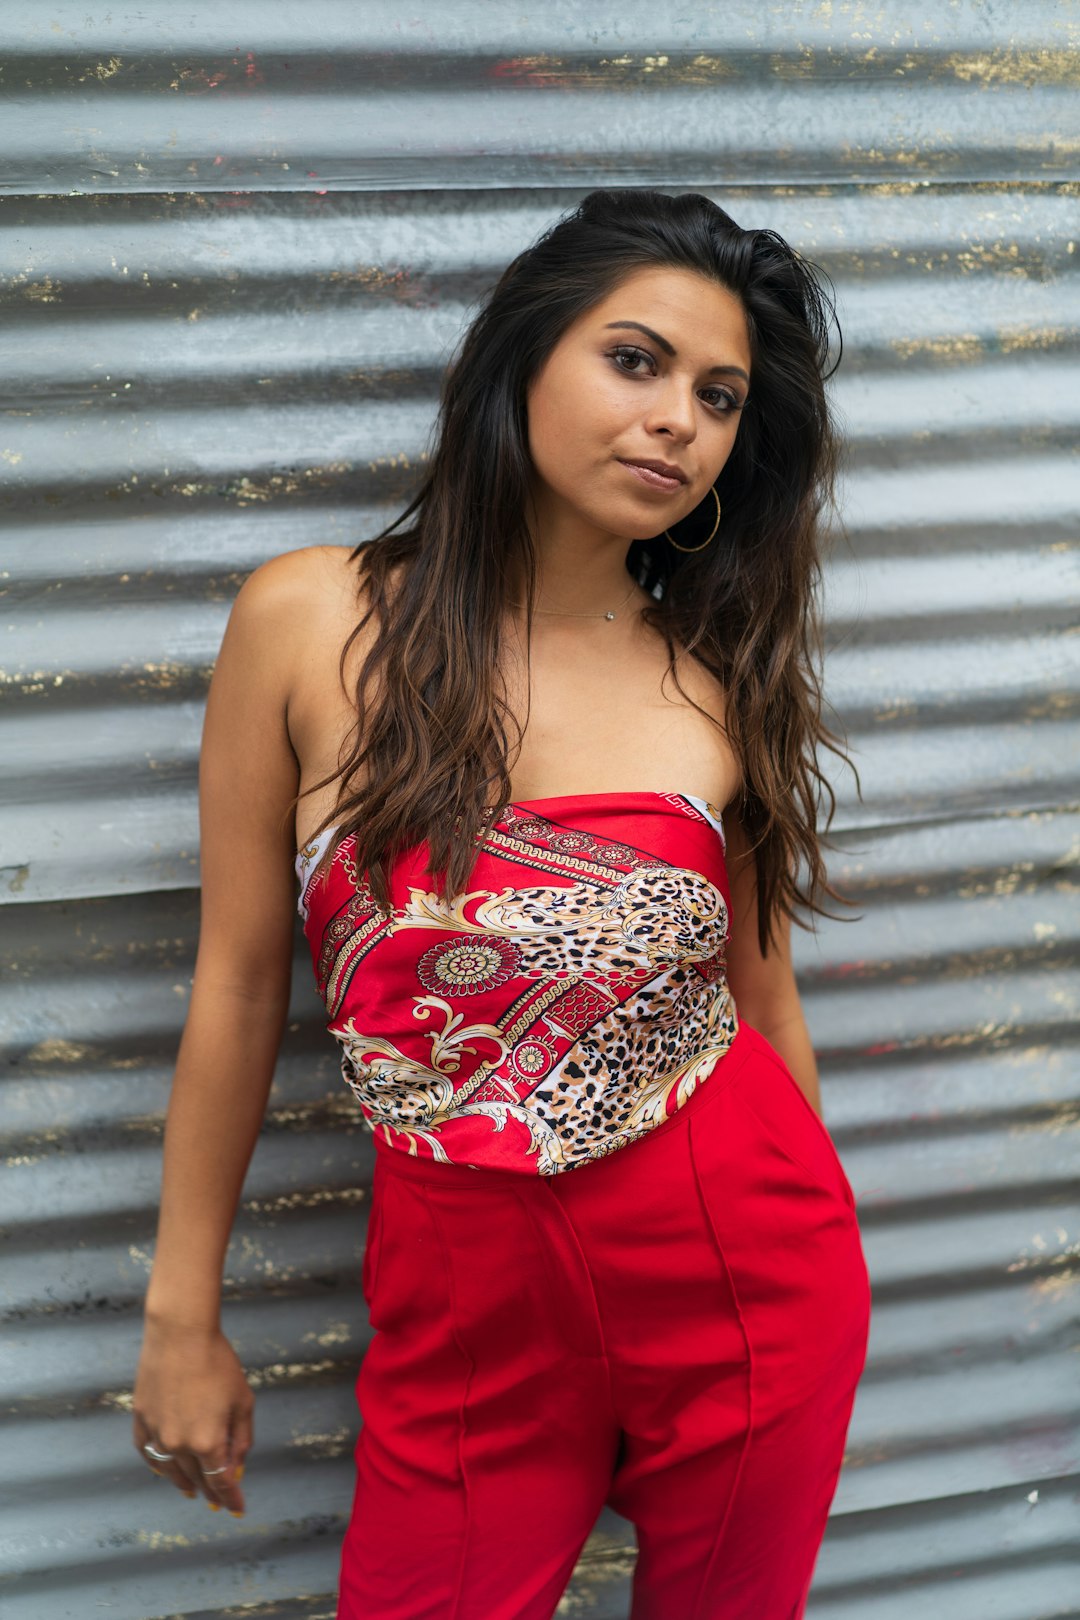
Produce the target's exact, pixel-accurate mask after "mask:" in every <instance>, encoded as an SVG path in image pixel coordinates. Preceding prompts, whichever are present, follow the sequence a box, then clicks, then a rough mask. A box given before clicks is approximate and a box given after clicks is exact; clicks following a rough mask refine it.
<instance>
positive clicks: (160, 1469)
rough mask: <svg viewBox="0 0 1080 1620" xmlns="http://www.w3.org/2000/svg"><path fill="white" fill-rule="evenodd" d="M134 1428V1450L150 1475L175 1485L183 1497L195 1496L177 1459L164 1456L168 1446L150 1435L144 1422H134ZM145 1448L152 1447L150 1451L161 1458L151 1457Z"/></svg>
mask: <svg viewBox="0 0 1080 1620" xmlns="http://www.w3.org/2000/svg"><path fill="white" fill-rule="evenodd" d="M134 1427H135V1432H134V1437H133V1438H134V1444H135V1450H136V1451H137V1452H138V1453H139V1456H140V1457H141V1458H142V1461H143V1463H144V1464H145V1465H146V1467H147V1468H149V1470H150V1472H151V1473H152V1474H156V1475H157V1477H158V1478H159V1479H167V1480H168V1481H169V1483H170V1484H172V1485H175V1486H176V1488H177V1489H178V1490H180V1491H183V1493H184V1495H185V1496H193V1495H195V1491H194V1488H193V1486H192V1484H191V1481H190V1480H189V1479H188V1478H187V1477H186V1476H185V1474H184V1473H183V1471H182V1469H181V1468H180V1466H179V1459H178V1458H177V1457H176V1456H175V1454H174V1455H171V1456H170V1455H166V1454H167V1453H168V1452H169V1449H170V1448H169V1447H168V1446H163V1445H162V1444H161V1442H160V1440H158V1439H157V1438H156V1437H155V1436H153V1435H152V1434H151V1432H150V1429H149V1428H148V1426H147V1425H146V1424H145V1423H144V1422H142V1420H141V1419H137V1420H136V1422H135V1426H134ZM147 1446H150V1447H152V1449H153V1450H154V1451H156V1452H160V1453H161V1456H159V1457H154V1456H152V1455H151V1454H150V1452H148V1451H147V1449H146V1448H147Z"/></svg>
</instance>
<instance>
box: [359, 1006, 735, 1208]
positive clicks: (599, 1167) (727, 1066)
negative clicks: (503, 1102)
mask: <svg viewBox="0 0 1080 1620" xmlns="http://www.w3.org/2000/svg"><path fill="white" fill-rule="evenodd" d="M762 1039H763V1038H762V1036H760V1035H759V1034H758V1032H757V1030H756V1029H754V1028H753V1027H752V1026H751V1025H750V1024H747V1023H745V1022H743V1020H741V1019H740V1021H739V1027H738V1029H737V1030H736V1031H735V1036H734V1039H733V1040H732V1042H731V1045H730V1046H729V1047H728V1049H727V1051H726V1052H722V1053H721V1055H720V1056H719V1057H718V1058H717V1060H716V1064H715V1066H714V1068H712V1069H711V1070H710V1071H709V1073H708V1074H707V1075H706V1076H705V1078H704V1079H702V1080H699V1081H698V1083H697V1085H696V1086H695V1088H694V1090H693V1091H692V1092H691V1094H690V1096H689V1097H688V1098H687V1099H686V1101H685V1102H684V1103H683V1104H682V1106H681V1107H680V1108H677V1109H676V1110H675V1112H674V1113H673V1114H669V1115H668V1117H667V1118H666V1119H665V1120H663V1122H662V1123H661V1124H659V1125H656V1126H654V1127H653V1129H652V1130H651V1131H649V1132H648V1133H647V1134H646V1135H645V1136H642V1137H638V1138H637V1140H636V1141H633V1142H627V1143H626V1144H625V1146H623V1147H621V1148H616V1149H615V1151H614V1152H613V1153H608V1154H605V1155H604V1156H603V1157H602V1158H599V1159H586V1160H584V1161H583V1162H582V1163H580V1164H576V1165H575V1166H574V1167H573V1169H572V1170H565V1171H560V1173H559V1174H558V1175H557V1176H538V1175H535V1174H534V1173H532V1172H531V1171H530V1172H528V1173H525V1172H523V1171H521V1170H501V1169H498V1168H497V1167H495V1166H492V1165H482V1166H478V1167H476V1168H474V1167H473V1166H472V1165H468V1164H439V1163H437V1162H436V1161H435V1160H434V1159H427V1158H420V1157H419V1156H417V1157H414V1156H413V1155H412V1154H411V1153H407V1152H406V1151H405V1149H404V1148H396V1147H392V1146H391V1145H390V1143H389V1142H387V1141H385V1140H384V1139H383V1138H382V1137H380V1136H379V1135H378V1133H377V1132H376V1134H375V1154H376V1163H377V1164H381V1165H383V1166H384V1168H385V1169H387V1170H388V1171H390V1172H391V1174H394V1175H400V1176H405V1177H406V1178H408V1179H409V1180H412V1181H427V1182H431V1183H432V1184H434V1185H436V1186H439V1187H473V1188H476V1187H481V1186H487V1187H502V1188H510V1187H516V1188H521V1187H524V1186H528V1185H529V1184H530V1183H534V1182H541V1183H544V1184H545V1185H548V1184H551V1183H554V1182H561V1181H565V1180H566V1177H567V1176H577V1175H582V1174H584V1175H587V1176H589V1177H590V1178H595V1177H596V1176H601V1175H610V1174H612V1173H616V1174H617V1173H618V1172H619V1170H620V1168H621V1169H623V1170H624V1171H625V1170H629V1169H631V1168H632V1165H631V1162H630V1160H628V1158H627V1155H628V1154H629V1155H633V1164H637V1163H638V1162H639V1160H640V1156H641V1154H642V1153H643V1152H646V1153H647V1152H648V1149H649V1144H650V1143H651V1142H655V1141H657V1139H658V1138H660V1137H663V1136H665V1135H666V1134H668V1133H669V1132H671V1131H674V1130H678V1129H679V1127H680V1126H681V1125H685V1123H686V1121H687V1119H689V1117H690V1115H691V1114H697V1113H699V1112H700V1111H701V1110H702V1109H703V1108H707V1107H708V1105H709V1103H710V1102H712V1101H714V1100H715V1098H716V1097H717V1096H719V1094H720V1093H721V1092H722V1091H726V1090H727V1088H728V1086H729V1085H730V1084H731V1082H732V1081H733V1080H734V1079H735V1077H736V1075H737V1073H738V1071H739V1070H740V1069H741V1068H742V1067H743V1065H744V1064H745V1063H746V1061H747V1059H748V1058H749V1057H750V1056H751V1055H752V1054H753V1053H754V1052H756V1051H757V1050H758V1049H759V1045H758V1043H760V1042H761V1041H762Z"/></svg>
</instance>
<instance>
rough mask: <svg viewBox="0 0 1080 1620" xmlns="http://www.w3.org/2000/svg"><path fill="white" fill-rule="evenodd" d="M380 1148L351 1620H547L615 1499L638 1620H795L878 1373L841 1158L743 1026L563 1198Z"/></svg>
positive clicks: (553, 1183) (559, 1188) (573, 1179)
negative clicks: (669, 1103)
mask: <svg viewBox="0 0 1080 1620" xmlns="http://www.w3.org/2000/svg"><path fill="white" fill-rule="evenodd" d="M376 1142H377V1152H376V1168H375V1182H374V1202H373V1206H372V1211H371V1217H370V1222H369V1227H368V1240H367V1247H366V1250H365V1256H364V1282H363V1286H364V1295H365V1298H366V1300H367V1303H368V1307H369V1310H370V1315H371V1323H372V1327H373V1329H374V1330H375V1331H374V1336H373V1339H372V1341H371V1344H370V1347H369V1348H368V1350H367V1353H366V1355H365V1356H364V1360H363V1362H362V1364H361V1368H360V1374H359V1378H358V1381H357V1398H358V1401H359V1405H360V1411H361V1415H362V1419H363V1427H362V1430H361V1432H360V1436H359V1440H358V1442H357V1446H356V1464H357V1481H356V1494H355V1499H354V1503H353V1509H352V1517H351V1520H350V1523H349V1526H348V1529H347V1532H346V1535H345V1541H344V1546H343V1549H342V1560H341V1585H340V1596H339V1606H338V1611H337V1613H338V1620H549V1617H550V1616H552V1615H553V1613H554V1611H555V1609H556V1606H557V1604H558V1602H559V1598H560V1596H561V1595H562V1593H563V1591H564V1589H565V1587H566V1584H567V1582H568V1581H569V1578H570V1575H571V1573H572V1571H573V1568H574V1564H575V1562H576V1560H577V1558H578V1556H579V1554H580V1552H581V1550H582V1546H583V1544H584V1542H585V1541H586V1539H587V1538H588V1536H589V1534H590V1532H591V1531H592V1529H593V1526H594V1524H595V1522H596V1519H597V1516H598V1514H599V1512H600V1510H601V1508H602V1506H603V1505H604V1503H605V1502H607V1503H610V1504H611V1506H612V1507H613V1508H614V1509H615V1511H616V1512H617V1513H619V1514H621V1515H623V1516H625V1517H626V1518H627V1519H629V1520H630V1521H631V1522H632V1523H633V1525H634V1527H635V1529H636V1533H637V1545H638V1556H637V1563H636V1568H635V1573H634V1579H633V1607H632V1611H631V1614H632V1620H799V1617H800V1616H802V1614H803V1612H804V1607H805V1604H806V1598H807V1592H808V1589H809V1586H810V1579H811V1576H812V1574H813V1570H814V1564H815V1561H816V1558H817V1554H818V1550H819V1546H820V1542H821V1538H822V1536H823V1534H824V1530H825V1522H826V1518H827V1515H828V1511H829V1506H830V1503H831V1501H832V1498H833V1496H834V1494H835V1490H836V1484H837V1478H838V1475H839V1472H840V1464H841V1460H842V1456H843V1451H844V1442H845V1438H846V1435H847V1430H848V1424H849V1420H850V1416H851V1409H852V1405H853V1402H854V1397H855V1389H856V1385H857V1383H858V1381H859V1378H860V1376H861V1373H862V1370H863V1366H864V1363H865V1359H866V1349H867V1337H868V1331H869V1317H870V1284H869V1277H868V1273H867V1269H866V1263H865V1259H864V1256H863V1249H862V1243H861V1238H860V1233H859V1227H858V1223H857V1220H856V1214H855V1201H854V1197H853V1194H852V1190H851V1186H850V1183H849V1182H848V1179H847V1176H846V1175H845V1173H844V1170H843V1167H842V1165H841V1162H840V1159H839V1158H838V1156H837V1153H836V1149H835V1147H834V1145H833V1142H832V1139H831V1137H830V1136H829V1133H828V1131H827V1129H826V1127H825V1125H824V1124H823V1123H822V1121H821V1119H820V1118H819V1116H818V1115H817V1114H816V1113H815V1111H814V1109H813V1108H812V1106H811V1105H810V1103H809V1102H808V1101H807V1100H806V1098H805V1096H804V1095H803V1093H802V1091H801V1089H800V1088H799V1086H798V1084H797V1082H796V1081H795V1079H794V1077H793V1076H792V1074H791V1071H790V1070H789V1069H788V1067H787V1066H786V1064H785V1063H784V1062H783V1060H782V1059H781V1057H780V1056H779V1054H778V1053H777V1052H776V1050H775V1049H774V1048H773V1046H772V1045H771V1044H770V1043H769V1042H768V1041H767V1040H766V1039H765V1038H764V1036H762V1035H761V1034H760V1033H759V1032H758V1031H757V1030H756V1029H753V1028H752V1027H751V1026H750V1025H748V1024H746V1023H745V1022H744V1023H742V1024H741V1025H740V1028H739V1031H738V1033H737V1035H736V1037H735V1040H734V1043H733V1044H732V1046H731V1047H730V1048H729V1050H728V1051H727V1053H725V1055H724V1057H723V1058H722V1059H721V1060H720V1062H719V1064H718V1066H717V1068H716V1069H715V1070H714V1071H713V1073H712V1074H711V1075H709V1076H708V1078H707V1079H706V1080H705V1081H704V1082H703V1083H702V1084H701V1085H700V1086H699V1088H698V1089H697V1090H696V1091H695V1092H694V1093H693V1095H692V1096H691V1097H690V1099H689V1100H688V1101H687V1102H686V1103H685V1104H684V1105H683V1106H682V1108H680V1109H679V1110H678V1112H677V1113H675V1114H674V1115H672V1116H671V1117H670V1118H669V1119H667V1120H665V1122H664V1123H663V1124H662V1125H660V1126H658V1127H656V1129H654V1130H653V1131H651V1132H650V1133H649V1135H648V1136H646V1137H642V1138H641V1139H639V1140H638V1141H637V1142H633V1143H630V1144H628V1145H627V1146H625V1147H622V1148H619V1149H618V1150H617V1151H616V1152H614V1153H612V1154H610V1155H609V1156H607V1157H605V1158H600V1159H597V1160H596V1161H594V1162H592V1163H589V1164H585V1165H580V1166H578V1167H577V1168H575V1169H573V1170H570V1171H568V1172H564V1173H562V1174H561V1175H556V1176H528V1175H523V1174H518V1173H516V1172H513V1171H506V1170H489V1169H473V1168H471V1167H470V1166H468V1165H447V1164H437V1163H434V1162H433V1161H431V1160H423V1159H418V1158H412V1157H410V1156H409V1155H407V1154H405V1153H403V1152H402V1151H401V1150H400V1149H398V1148H391V1147H384V1146H383V1145H382V1144H381V1143H379V1142H378V1139H376Z"/></svg>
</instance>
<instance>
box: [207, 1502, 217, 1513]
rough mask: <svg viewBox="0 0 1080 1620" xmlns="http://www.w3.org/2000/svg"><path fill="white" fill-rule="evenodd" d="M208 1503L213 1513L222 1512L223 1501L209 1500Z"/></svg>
mask: <svg viewBox="0 0 1080 1620" xmlns="http://www.w3.org/2000/svg"><path fill="white" fill-rule="evenodd" d="M206 1505H207V1507H208V1508H209V1509H210V1511H211V1513H220V1512H221V1503H220V1502H208V1503H207V1504H206Z"/></svg>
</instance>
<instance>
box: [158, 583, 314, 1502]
mask: <svg viewBox="0 0 1080 1620" xmlns="http://www.w3.org/2000/svg"><path fill="white" fill-rule="evenodd" d="M303 556H304V554H303V553H291V554H288V555H286V556H284V557H280V558H276V559H274V560H273V561H271V562H269V563H264V564H263V565H262V566H261V567H260V568H257V569H256V570H255V572H254V573H253V574H252V575H251V576H250V577H249V578H248V580H247V581H245V583H244V585H243V586H242V587H241V590H240V591H239V593H238V595H237V598H236V601H235V602H234V604H233V608H232V612H231V614H230V617H229V622H228V626H227V629H226V632H225V636H224V639H223V642H222V646H221V650H220V653H219V655H218V659H217V663H216V666H215V669H214V675H213V679H212V681H211V684H210V692H209V695H208V699H207V708H206V719H205V724H204V729H203V737H202V748H201V751H200V760H199V827H200V871H201V890H202V904H201V915H200V925H199V947H198V952H197V955H196V961H195V975H194V985H193V989H192V996H191V1004H190V1007H189V1010H188V1015H187V1019H186V1021H185V1025H184V1030H183V1034H182V1036H181V1040H180V1046H179V1051H178V1056H177V1062H176V1068H175V1073H174V1077H173V1085H172V1091H171V1095H170V1100H169V1108H168V1113H167V1116H166V1127H165V1151H164V1163H163V1173H162V1189H161V1207H160V1215H159V1221H158V1233H157V1243H156V1246H155V1253H154V1264H153V1270H152V1273H151V1277H150V1282H149V1286H148V1289H147V1296H146V1327H145V1336H144V1341H143V1351H142V1355H141V1358H140V1363H139V1372H138V1376H137V1379H136V1387H135V1444H136V1446H137V1448H138V1449H139V1450H140V1451H142V1448H143V1446H144V1444H145V1443H146V1441H147V1440H149V1441H150V1443H151V1444H152V1445H153V1446H155V1447H156V1448H157V1449H159V1450H163V1451H165V1452H170V1453H173V1454H174V1459H175V1460H173V1461H170V1462H168V1463H162V1464H154V1466H155V1467H156V1468H157V1470H158V1471H159V1472H162V1473H164V1474H166V1475H168V1477H170V1478H171V1479H172V1480H173V1482H174V1484H176V1485H178V1486H179V1487H180V1489H182V1490H188V1491H193V1490H194V1491H199V1490H201V1491H202V1492H203V1493H204V1494H205V1495H206V1496H207V1497H208V1498H209V1500H210V1501H211V1503H214V1502H217V1503H220V1504H222V1505H224V1506H227V1507H229V1508H230V1509H232V1510H233V1511H239V1510H241V1509H242V1506H243V1497H242V1494H241V1492H240V1489H239V1486H238V1484H237V1483H236V1481H237V1473H236V1470H237V1468H242V1466H243V1460H244V1457H245V1456H246V1453H247V1450H248V1448H249V1447H250V1444H251V1413H252V1407H253V1397H252V1395H251V1391H250V1388H249V1386H248V1384H247V1380H246V1379H245V1378H244V1375H243V1372H242V1369H241V1368H240V1366H239V1363H238V1361H237V1359H236V1356H235V1353H234V1352H233V1350H232V1347H231V1346H230V1345H229V1344H228V1342H227V1341H226V1340H225V1339H224V1338H223V1337H222V1334H221V1329H220V1299H221V1276H222V1268H223V1264H224V1257H225V1251H226V1247H227V1245H228V1239H229V1232H230V1229H231V1227H232V1223H233V1219H234V1217H235V1214H236V1207H237V1203H238V1201H239V1197H240V1190H241V1187H242V1185H243V1180H244V1175H245V1173H246V1170H247V1167H248V1163H249V1161H250V1159H251V1155H252V1152H253V1150H254V1147H255V1142H256V1139H257V1137H258V1133H259V1128H260V1125H261V1123H262V1119H263V1115H264V1112H265V1108H266V1100H267V1095H268V1093H269V1089H270V1084H271V1080H272V1078H273V1073H274V1065H275V1062H276V1059H277V1054H278V1048H279V1044H280V1040H281V1034H282V1029H283V1026H284V1022H285V1018H286V1016H287V1011H288V1002H289V988H290V974H291V965H292V944H293V926H294V920H293V919H294V908H295V903H296V902H295V893H294V887H293V885H294V870H293V860H294V855H295V850H294V844H293V837H294V835H293V830H292V819H293V818H292V817H291V816H290V815H287V814H286V811H287V809H288V805H289V801H290V799H291V798H292V795H293V794H294V793H295V792H296V789H297V785H298V781H299V767H298V763H297V760H296V756H295V754H294V752H293V750H292V747H291V745H290V743H289V739H288V733H287V730H286V725H285V713H286V704H287V701H288V695H289V681H290V669H291V657H290V647H291V645H292V641H293V639H294V638H295V634H296V632H295V630H294V628H293V626H294V625H295V624H296V623H297V622H298V621H299V622H302V619H303V613H302V605H301V596H300V590H301V587H302V575H303V569H304V566H305V564H304V562H303V561H302V559H303ZM144 1456H145V1453H144ZM218 1470H223V1471H221V1472H219V1471H218ZM208 1473H209V1474H210V1476H211V1477H210V1478H207V1474H208Z"/></svg>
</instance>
